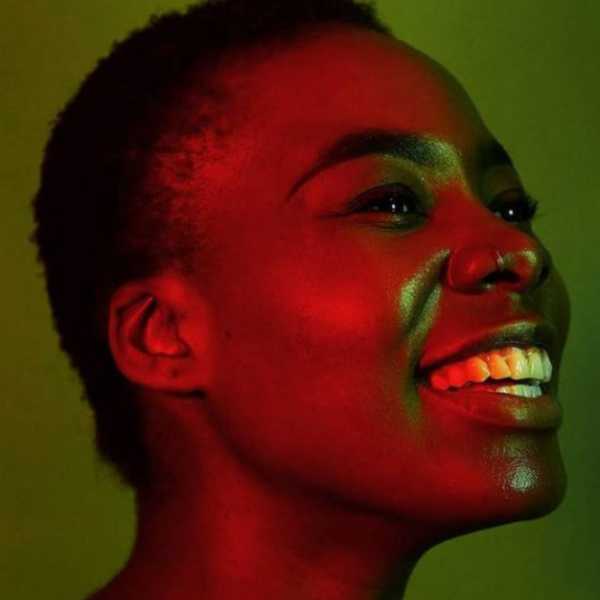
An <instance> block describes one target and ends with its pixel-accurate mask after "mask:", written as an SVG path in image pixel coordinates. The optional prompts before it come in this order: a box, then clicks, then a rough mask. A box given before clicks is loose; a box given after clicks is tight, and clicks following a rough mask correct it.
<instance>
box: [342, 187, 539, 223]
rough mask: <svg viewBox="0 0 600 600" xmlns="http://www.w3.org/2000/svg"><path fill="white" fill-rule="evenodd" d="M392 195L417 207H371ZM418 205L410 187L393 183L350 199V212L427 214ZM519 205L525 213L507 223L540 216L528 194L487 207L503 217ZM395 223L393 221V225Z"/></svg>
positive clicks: (496, 202)
mask: <svg viewBox="0 0 600 600" xmlns="http://www.w3.org/2000/svg"><path fill="white" fill-rule="evenodd" d="M394 196H395V197H397V198H399V199H400V202H399V203H398V204H401V203H402V202H405V201H406V200H411V201H412V202H413V203H414V205H415V206H417V209H416V210H414V211H403V212H402V213H391V211H384V210H381V208H375V209H373V207H376V206H381V204H382V200H383V202H384V203H385V200H386V199H389V198H390V197H394ZM395 204H396V203H391V204H390V206H394V205H395ZM419 205H421V202H420V201H419V198H418V196H417V195H416V194H415V192H413V190H412V189H411V188H409V187H407V186H405V185H403V184H393V185H390V186H383V187H379V188H375V189H372V190H368V191H367V192H365V193H364V194H362V195H361V196H359V197H358V198H356V199H355V200H353V201H352V206H351V209H352V212H378V213H379V212H388V213H391V214H393V215H395V216H397V217H403V216H405V215H407V214H411V213H412V214H414V215H418V216H419V218H424V217H426V216H427V213H426V211H424V210H422V209H421V210H419V208H418V207H419ZM519 205H521V206H523V208H524V211H525V214H523V215H521V217H520V218H518V219H516V220H511V219H505V220H506V221H507V222H508V223H524V222H531V221H533V220H534V219H535V218H536V217H538V216H540V215H538V206H539V203H538V201H537V200H535V199H534V198H532V197H531V196H530V195H529V194H522V195H521V196H520V197H519V198H518V199H517V200H510V201H502V200H498V199H495V200H494V201H493V202H492V203H491V204H490V205H489V209H490V210H492V211H493V212H494V214H496V215H497V216H499V217H500V218H503V217H502V214H501V212H503V211H507V210H514V208H515V207H516V206H519ZM405 218H406V217H405ZM396 224H397V223H394V225H396ZM407 224H408V223H407V221H406V220H405V221H404V222H403V223H400V225H407Z"/></svg>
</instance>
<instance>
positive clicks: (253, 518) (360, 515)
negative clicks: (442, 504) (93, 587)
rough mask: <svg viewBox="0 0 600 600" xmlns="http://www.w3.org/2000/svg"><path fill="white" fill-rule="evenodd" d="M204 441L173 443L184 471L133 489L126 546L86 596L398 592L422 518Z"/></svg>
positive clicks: (372, 595) (153, 599)
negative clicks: (270, 473) (366, 505)
mask: <svg viewBox="0 0 600 600" xmlns="http://www.w3.org/2000/svg"><path fill="white" fill-rule="evenodd" d="M209 437H211V436H205V439H204V442H206V441H207V440H208V438H209ZM213 442H215V446H213V447H211V448H207V447H206V446H207V444H206V443H203V444H202V446H203V448H202V449H200V450H199V451H196V452H194V451H190V450H189V448H188V452H181V448H179V449H178V451H177V452H175V454H177V455H178V458H179V462H178V465H177V467H175V466H174V465H172V466H171V468H172V469H176V470H177V471H179V474H183V473H185V474H186V475H187V477H186V478H185V479H183V478H182V477H183V475H181V477H180V476H179V475H178V476H177V477H175V478H173V479H172V481H171V483H169V484H168V485H167V484H166V483H164V484H163V485H162V486H161V488H160V489H156V488H155V489H154V490H153V491H146V492H143V493H142V492H138V493H137V497H136V499H137V516H138V522H137V536H136V541H135V544H134V548H133V552H132V554H131V557H130V559H129V561H128V563H127V565H126V566H125V568H124V569H123V571H122V572H121V573H120V574H119V575H118V576H117V578H116V579H115V580H113V582H111V584H109V586H108V587H107V588H105V589H104V590H103V591H102V592H101V593H100V594H99V595H97V596H94V598H95V599H96V600H109V599H110V600H120V599H121V598H129V597H130V594H131V595H132V597H133V596H136V597H144V598H146V599H147V600H162V599H166V598H169V600H216V599H217V598H218V599H220V600H223V599H227V598H248V599H254V598H256V599H258V598H261V599H263V598H286V599H288V600H317V599H319V600H321V599H323V598H326V599H327V600H375V599H383V598H386V599H389V600H391V599H394V600H400V599H401V598H403V594H404V590H405V587H406V584H407V581H408V578H409V576H410V574H411V572H412V570H413V568H414V566H415V563H416V561H417V559H418V557H419V556H420V555H421V554H422V553H423V552H424V550H425V549H426V548H427V547H428V545H431V544H427V542H426V539H425V538H426V537H427V534H426V532H424V531H423V526H422V524H421V525H420V526H419V527H416V526H415V524H414V523H413V524H411V523H407V522H406V521H402V520H400V519H399V518H398V517H397V516H390V515H384V514H382V513H381V512H377V513H375V512H372V511H367V510H364V509H362V510H360V509H358V508H357V507H355V506H354V507H351V506H349V505H347V504H344V503H342V502H340V501H339V500H336V499H334V498H332V497H331V496H330V495H326V494H323V493H317V492H314V491H311V492H309V491H307V490H300V489H298V488H297V487H293V486H291V485H283V484H281V483H278V482H275V481H274V479H273V478H265V477H262V476H261V475H260V474H258V473H257V472H256V471H255V470H254V469H252V468H251V467H248V465H247V464H242V463H241V461H238V460H237V459H236V458H235V457H234V456H232V453H230V452H227V451H225V450H224V449H223V447H222V446H221V444H220V443H217V441H216V439H215V440H213ZM182 456H185V457H187V459H188V461H189V462H187V463H186V464H183V462H182V461H181V457H182ZM208 457H210V459H209V458H208ZM196 458H197V461H196ZM190 474H193V475H194V476H193V477H190ZM175 480H177V482H175ZM167 488H168V492H167V491H166V489H167Z"/></svg>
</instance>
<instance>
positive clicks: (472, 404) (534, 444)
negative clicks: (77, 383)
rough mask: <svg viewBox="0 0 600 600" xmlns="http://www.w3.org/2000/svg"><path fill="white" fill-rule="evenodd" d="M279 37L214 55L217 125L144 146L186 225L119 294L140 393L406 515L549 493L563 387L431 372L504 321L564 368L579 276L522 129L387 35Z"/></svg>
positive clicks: (324, 30)
mask: <svg viewBox="0 0 600 600" xmlns="http://www.w3.org/2000/svg"><path fill="white" fill-rule="evenodd" d="M276 48H277V52H273V51H269V47H268V46H264V47H260V46H259V47H257V48H254V49H248V51H247V52H245V53H244V54H243V55H240V54H237V55H232V56H230V57H229V58H228V59H227V60H224V61H223V62H222V63H221V64H220V68H219V71H218V75H217V76H216V78H215V82H216V84H217V87H218V89H220V90H223V91H224V96H223V97H224V98H227V116H228V118H227V119H224V120H223V121H222V122H221V125H222V126H221V127H219V128H218V129H219V135H218V136H215V135H212V136H211V135H208V136H202V137H199V136H195V135H194V132H191V133H187V134H185V135H180V136H178V137H177V152H174V153H173V152H171V154H169V153H163V154H155V155H154V157H152V158H151V159H150V160H149V161H148V163H147V165H148V169H147V173H149V177H151V178H152V182H153V185H156V186H160V185H161V184H164V186H165V187H167V188H168V189H170V190H171V192H172V193H174V194H176V195H177V197H178V198H180V199H181V203H180V205H179V209H178V211H179V212H178V214H179V215H184V216H185V223H186V229H185V233H186V236H185V239H186V241H187V242H191V245H192V248H191V252H190V253H189V255H188V260H187V261H186V268H185V269H183V270H182V269H177V268H173V267H172V266H170V265H169V264H165V265H163V266H162V268H161V269H159V270H157V271H156V272H154V273H152V274H151V275H150V276H149V277H145V276H143V277H138V278H133V279H131V280H130V281H127V282H124V284H123V285H121V286H119V287H118V289H117V290H116V292H115V293H114V294H113V295H112V296H111V301H110V305H109V306H110V310H109V318H108V323H109V332H110V334H109V341H110V348H111V352H112V356H113V358H114V361H115V364H116V366H117V368H118V370H119V372H120V373H121V374H122V376H123V377H124V378H125V379H126V380H128V381H130V382H131V383H132V385H133V386H134V387H135V389H136V390H137V393H138V396H139V399H140V401H139V406H140V407H141V410H142V412H144V410H146V408H147V409H148V410H154V408H155V407H156V406H158V405H160V407H161V409H160V412H161V413H162V414H165V415H167V416H168V418H169V420H170V421H169V422H170V423H172V424H173V432H174V433H173V435H174V436H177V435H180V434H181V432H183V431H185V435H184V437H185V438H186V440H189V444H194V443H196V442H197V445H198V447H202V445H203V439H202V435H203V433H202V432H200V431H198V432H197V433H196V432H195V431H194V423H195V421H194V419H198V422H200V420H201V421H202V422H203V424H204V425H206V424H208V425H207V426H208V427H210V428H211V431H212V432H213V433H214V434H215V435H216V436H217V437H218V438H219V439H220V440H221V442H222V447H223V448H227V449H228V451H229V452H231V454H232V455H233V456H236V457H238V458H239V459H240V460H241V462H242V463H243V464H244V465H245V466H246V468H248V469H251V470H253V471H255V472H257V473H260V474H261V476H263V477H265V478H267V479H268V480H270V481H273V482H279V483H281V484H282V485H287V486H293V487H295V488H297V489H299V490H305V491H313V492H318V493H322V494H325V495H328V496H331V497H335V498H337V499H339V500H341V501H343V502H344V503H347V504H349V505H359V506H362V507H365V508H369V509H372V510H376V511H383V512H386V513H391V514H398V515H401V516H403V517H406V518H408V519H411V520H414V521H420V522H430V523H435V524H437V525H440V526H442V527H445V528H456V529H459V530H466V529H471V528H476V527H479V526H483V525H489V524H492V523H498V522H503V521H508V520H513V519H520V518H527V517H530V516H534V515H538V514H542V513H543V512H545V511H547V510H549V509H550V508H552V507H553V506H555V505H556V503H557V502H558V501H559V500H560V498H561V496H562V493H563V488H564V474H563V468H562V462H561V459H560V454H559V450H558V445H557V440H556V427H557V424H558V422H557V420H556V415H555V414H554V409H553V408H552V406H553V405H552V403H547V402H546V400H540V401H539V404H540V406H541V408H540V407H539V406H536V405H535V403H534V402H533V400H532V399H529V400H523V399H521V400H519V398H517V397H515V396H514V395H512V396H507V395H502V394H498V393H486V392H482V393H477V394H474V395H468V394H467V393H466V392H465V391H464V390H458V391H455V392H447V393H446V394H445V395H444V394H442V393H437V392H433V391H432V390H431V389H427V388H426V387H425V386H424V385H423V384H422V379H423V377H424V375H423V374H422V369H423V368H424V367H427V366H429V365H430V364H434V363H437V362H438V361H439V360H443V359H446V358H449V357H450V356H451V355H452V354H454V353H455V352H456V351H459V350H462V349H463V346H469V347H470V345H471V344H472V343H474V342H478V341H481V340H483V341H488V340H489V339H490V338H491V337H494V338H495V341H496V345H498V344H499V343H501V342H502V343H503V344H504V345H505V346H507V345H512V344H511V342H514V343H529V344H531V345H540V344H544V345H545V346H547V348H548V352H549V354H550V357H551V359H552V360H553V362H554V365H553V367H554V376H553V377H554V379H553V381H552V384H551V387H552V390H553V392H554V393H555V392H556V383H557V379H556V374H557V372H558V362H559V360H560V355H561V352H562V348H563V345H564V341H565V337H566V333H567V329H568V319H569V307H568V299H567V296H566V292H565V289H564V286H563V284H562V281H561V279H560V276H559V275H558V273H557V272H556V270H555V269H554V267H553V266H552V264H551V261H550V258H549V256H548V254H547V252H546V251H545V249H544V248H543V246H542V245H541V242H540V241H539V240H538V239H537V237H536V236H535V234H534V233H533V231H532V229H531V223H530V217H531V206H530V201H529V199H528V197H527V194H526V191H525V188H524V186H523V183H522V182H521V180H520V178H519V175H518V173H517V171H516V169H515V168H514V166H513V165H512V164H511V162H510V159H509V157H508V155H507V153H506V152H505V151H504V150H503V149H502V147H501V146H500V145H499V144H498V142H497V141H496V140H495V139H494V137H493V136H492V134H491V133H490V132H489V131H488V129H487V128H486V126H485V125H484V123H483V121H482V119H481V118H480V116H479V114H478V112H477V110H476V109H475V108H474V106H473V104H472V102H471V101H470V99H469V98H468V96H467V94H466V93H465V92H464V91H463V90H462V88H461V87H460V85H459V84H458V83H456V81H455V80H454V79H453V78H452V77H451V76H450V75H449V74H447V72H445V71H444V69H442V68H441V67H440V66H439V65H437V64H436V63H434V62H433V61H432V60H430V59H428V58H427V57H425V56H423V55H422V54H421V53H419V52H417V51H415V50H413V49H411V48H409V47H407V46H406V45H404V44H402V43H400V42H398V41H396V40H394V39H392V38H390V37H389V36H386V35H382V34H381V33H379V32H375V31H369V30H366V29H364V28H359V27H355V26H348V25H331V24H330V25H326V26H323V27H314V28H313V29H312V30H311V35H306V36H305V37H300V38H298V39H296V40H295V41H294V42H293V43H289V44H287V45H283V46H276ZM194 73H195V72H194V70H193V69H191V70H190V71H189V73H188V76H187V82H188V85H187V87H186V89H185V94H186V96H185V97H182V98H181V103H180V104H179V105H178V106H179V108H178V109H177V111H178V112H177V111H175V112H173V113H172V115H175V114H177V115H178V118H180V119H181V121H182V122H191V121H193V120H194V119H195V118H196V115H195V113H194V110H195V109H194V102H193V98H194V97H195V95H196V94H199V93H200V90H199V89H197V87H196V86H195V85H194ZM198 85H199V84H198ZM190 99H191V100H192V101H190ZM173 106H174V105H173ZM165 137H166V138H168V136H165ZM168 141H169V143H170V144H171V143H172V142H173V140H172V139H170V140H168ZM171 148H172V146H171ZM199 156H201V159H200V158H198V157H199ZM199 198H202V201H201V202H200V201H199V200H198V199H199ZM182 207H184V208H185V211H184V210H183V208H182ZM200 232H201V238H200ZM163 235H165V236H166V238H169V236H171V238H172V241H173V242H176V241H177V233H176V230H172V231H171V232H168V231H167V232H166V233H164V234H163ZM195 235H196V236H198V237H197V238H194V236H195ZM194 239H197V241H198V244H197V245H198V247H199V246H200V243H199V241H200V239H201V240H202V244H201V250H200V251H195V249H194V247H193V245H194ZM150 297H152V298H154V301H152V302H151V301H149V300H148V299H149V298H150ZM478 350H479V349H477V348H472V349H470V350H469V354H474V353H476V352H477V351H478ZM460 358H467V357H466V356H462V355H461V356H460ZM515 368H518V367H515ZM449 394H454V396H450V395H449ZM486 394H487V395H486ZM507 398H508V399H507ZM544 402H546V404H544ZM542 405H543V406H542ZM182 406H185V408H182ZM190 406H193V408H191V409H190V408H189V407H190ZM192 414H193V415H194V416H193V417H192V416H191V415H192ZM182 435H183V434H182ZM148 439H150V438H148ZM152 440H153V441H152V442H150V443H153V444H154V448H152V452H153V453H157V454H160V451H161V446H164V447H165V448H167V447H169V446H170V445H171V440H169V439H165V438H161V437H158V438H157V437H154V438H152ZM186 443H187V442H186ZM183 447H190V446H185V445H184V446H183ZM179 458H180V463H181V464H184V465H185V464H186V460H187V459H188V458H191V454H190V455H189V456H188V455H185V454H183V455H180V457H179ZM198 460H199V461H202V460H207V461H208V460H210V458H209V457H202V455H201V454H199V457H198ZM190 464H191V462H190ZM193 476H194V474H193V473H190V477H193Z"/></svg>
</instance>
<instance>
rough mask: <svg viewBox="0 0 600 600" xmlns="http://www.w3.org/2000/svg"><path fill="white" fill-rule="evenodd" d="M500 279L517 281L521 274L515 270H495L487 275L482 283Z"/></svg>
mask: <svg viewBox="0 0 600 600" xmlns="http://www.w3.org/2000/svg"><path fill="white" fill-rule="evenodd" d="M500 281H508V282H509V283H517V282H518V281H519V276H518V275H517V274H516V273H514V272H513V271H493V272H492V273H490V274H489V275H486V276H485V277H484V278H483V279H482V280H481V283H485V284H489V283H498V282H500Z"/></svg>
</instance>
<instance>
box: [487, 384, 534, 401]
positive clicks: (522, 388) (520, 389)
mask: <svg viewBox="0 0 600 600" xmlns="http://www.w3.org/2000/svg"><path fill="white" fill-rule="evenodd" d="M495 391H496V392H498V393H500V394H513V395H514V396H525V398H538V397H539V396H541V395H542V388H541V387H540V386H539V385H523V384H520V385H504V386H502V387H497V388H496V389H495Z"/></svg>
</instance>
